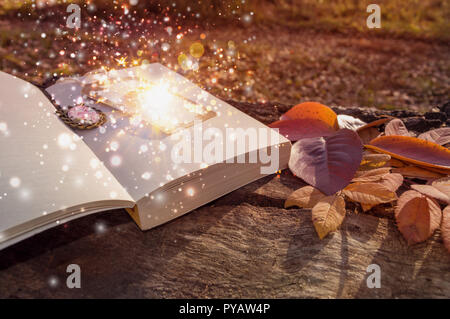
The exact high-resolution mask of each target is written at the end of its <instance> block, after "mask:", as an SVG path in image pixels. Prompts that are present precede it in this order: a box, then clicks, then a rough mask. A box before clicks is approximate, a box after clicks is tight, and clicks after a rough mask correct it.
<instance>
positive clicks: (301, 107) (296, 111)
mask: <svg viewBox="0 0 450 319" xmlns="http://www.w3.org/2000/svg"><path fill="white" fill-rule="evenodd" d="M301 119H306V120H319V121H321V122H323V123H325V124H326V125H327V126H328V127H329V128H330V129H331V130H333V131H336V130H338V129H339V125H338V120H337V115H336V113H334V111H333V110H332V109H330V108H329V107H328V106H326V105H323V104H320V103H317V102H304V103H300V104H298V105H296V106H294V107H292V108H291V109H290V110H289V111H287V112H286V113H284V114H283V115H282V116H281V118H280V120H282V121H283V120H301Z"/></svg>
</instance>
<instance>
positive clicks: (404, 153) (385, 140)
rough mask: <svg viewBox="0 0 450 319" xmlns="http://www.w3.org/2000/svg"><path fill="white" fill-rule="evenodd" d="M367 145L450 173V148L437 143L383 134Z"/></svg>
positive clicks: (395, 156)
mask: <svg viewBox="0 0 450 319" xmlns="http://www.w3.org/2000/svg"><path fill="white" fill-rule="evenodd" d="M365 146H366V147H367V148H370V149H373V150H375V151H377V152H381V153H385V154H389V155H391V156H392V157H394V158H397V159H399V160H402V161H405V162H409V163H412V164H415V165H419V166H425V167H430V168H437V169H440V170H442V171H445V172H447V174H450V150H448V149H447V148H445V147H443V146H441V145H438V144H436V143H432V142H429V141H425V140H422V139H419V138H416V137H410V136H381V137H378V138H376V139H374V140H372V141H371V142H370V144H369V145H365Z"/></svg>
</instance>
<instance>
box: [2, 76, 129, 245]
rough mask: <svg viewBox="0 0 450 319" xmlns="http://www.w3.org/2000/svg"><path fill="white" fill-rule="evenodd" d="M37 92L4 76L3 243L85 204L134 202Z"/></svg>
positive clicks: (47, 101) (39, 92) (18, 80)
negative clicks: (8, 235)
mask: <svg viewBox="0 0 450 319" xmlns="http://www.w3.org/2000/svg"><path fill="white" fill-rule="evenodd" d="M54 112H55V109H54V107H53V105H52V104H51V102H50V101H49V100H48V99H47V97H46V96H45V95H44V94H43V92H41V91H40V90H39V89H38V88H36V87H34V86H33V85H31V84H30V83H27V82H25V81H23V80H20V79H18V78H16V77H13V76H12V75H9V74H6V73H3V72H0V152H1V153H0V242H1V241H2V240H1V237H2V232H5V231H7V230H8V229H10V228H11V227H14V226H18V225H21V224H23V223H26V222H29V221H32V220H33V219H36V218H40V217H42V216H46V215H48V214H51V213H52V212H55V211H59V210H63V209H65V208H67V209H68V208H70V207H74V206H78V205H82V204H84V203H89V202H97V201H117V202H118V203H119V202H120V203H121V204H122V205H124V201H125V202H127V203H128V204H126V205H125V206H127V207H129V206H132V204H133V203H132V198H131V197H130V195H129V194H128V193H127V192H126V191H125V190H124V189H123V187H122V186H121V185H120V184H119V182H118V181H117V180H116V178H115V177H114V176H113V175H112V174H111V173H110V172H109V171H108V169H107V168H106V167H105V166H104V165H103V164H102V163H101V162H100V161H99V160H98V159H97V157H96V156H95V154H94V153H93V152H92V151H91V150H90V149H89V147H87V146H86V144H84V143H83V141H82V140H81V139H79V138H78V136H76V135H75V134H74V133H73V132H72V131H71V130H70V129H69V128H68V127H67V126H66V125H64V124H63V123H62V122H61V121H60V119H58V117H57V116H56V115H55V114H54Z"/></svg>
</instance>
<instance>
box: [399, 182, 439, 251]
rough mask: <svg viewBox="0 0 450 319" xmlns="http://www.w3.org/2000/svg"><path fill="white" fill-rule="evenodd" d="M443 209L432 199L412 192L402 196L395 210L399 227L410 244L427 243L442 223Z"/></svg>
mask: <svg viewBox="0 0 450 319" xmlns="http://www.w3.org/2000/svg"><path fill="white" fill-rule="evenodd" d="M441 216H442V213H441V209H440V207H439V205H438V204H437V203H436V202H435V201H434V200H433V199H431V198H429V197H427V196H425V195H422V194H421V193H419V192H417V191H414V190H410V191H406V192H404V193H403V194H402V196H400V198H399V199H398V203H397V208H396V209H395V219H396V221H397V226H398V229H399V230H400V232H401V233H402V235H403V237H405V239H406V240H407V241H408V244H410V245H411V244H415V243H420V242H422V241H425V240H426V239H427V238H428V237H430V236H431V235H432V234H433V232H434V231H435V230H436V229H437V228H438V227H439V225H440V223H441Z"/></svg>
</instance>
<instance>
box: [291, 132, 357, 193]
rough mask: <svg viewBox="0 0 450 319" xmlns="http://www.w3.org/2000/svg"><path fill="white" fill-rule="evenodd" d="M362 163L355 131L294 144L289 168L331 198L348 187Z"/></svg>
mask: <svg viewBox="0 0 450 319" xmlns="http://www.w3.org/2000/svg"><path fill="white" fill-rule="evenodd" d="M361 159H362V144H361V140H360V139H359V137H358V135H357V134H356V133H355V132H354V131H352V130H348V129H343V130H339V131H337V132H336V133H334V134H333V135H330V136H325V137H314V138H306V139H301V140H299V141H298V142H296V143H295V144H294V145H293V146H292V150H291V157H290V159H289V168H290V169H291V171H292V172H293V173H294V174H295V175H297V176H298V177H300V178H302V179H303V180H305V181H306V182H307V183H308V184H310V185H312V186H314V187H316V188H318V189H319V190H320V191H322V192H323V193H324V194H325V195H332V194H334V193H336V192H337V191H339V190H341V189H343V188H344V187H345V186H347V185H348V183H349V182H350V181H351V180H352V178H353V176H354V175H355V172H356V170H357V169H358V167H359V164H360V163H361Z"/></svg>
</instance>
